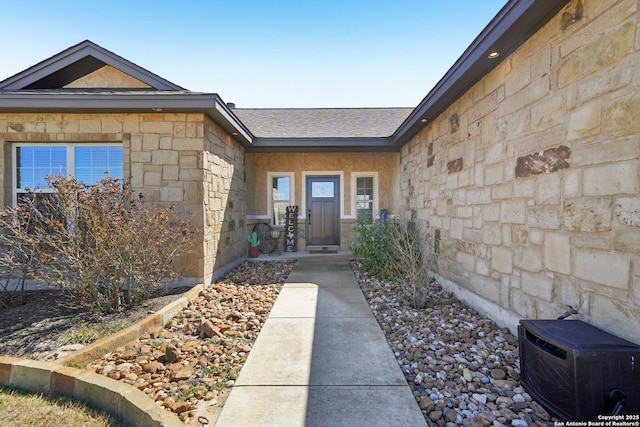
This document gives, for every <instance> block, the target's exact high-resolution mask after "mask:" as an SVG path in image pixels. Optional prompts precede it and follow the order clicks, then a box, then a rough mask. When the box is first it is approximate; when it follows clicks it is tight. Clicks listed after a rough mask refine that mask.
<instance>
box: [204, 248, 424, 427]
mask: <svg viewBox="0 0 640 427" xmlns="http://www.w3.org/2000/svg"><path fill="white" fill-rule="evenodd" d="M426 425H427V423H426V422H425V420H424V418H423V416H422V413H421V412H420V409H419V408H418V405H417V403H416V401H415V399H414V398H413V396H412V394H411V389H410V388H409V386H408V385H407V382H406V380H405V378H404V376H403V375H402V372H401V370H400V367H399V365H398V363H397V362H396V359H395V357H394V356H393V353H392V352H391V349H390V348H389V345H388V344H387V342H386V339H385V336H384V334H383V332H382V330H381V329H380V327H379V326H378V323H377V322H376V320H375V318H374V317H373V315H372V313H371V310H370V308H369V305H368V304H367V302H366V300H365V299H364V296H363V295H362V291H361V290H360V287H359V286H358V284H357V282H356V279H355V277H354V275H353V272H352V271H351V267H350V266H349V264H348V257H346V256H344V255H337V256H336V255H318V256H309V257H306V258H300V259H299V260H298V263H297V264H296V266H295V268H294V269H293V271H292V273H291V274H290V275H289V278H288V279H287V282H286V283H285V285H284V287H283V289H282V291H281V293H280V296H279V297H278V299H277V301H276V303H275V305H274V307H273V310H272V311H271V314H270V315H269V318H268V319H267V321H266V322H265V325H264V327H263V329H262V331H261V332H260V335H259V336H258V339H257V340H256V343H255V345H254V346H253V349H252V350H251V353H249V357H248V359H247V362H246V364H245V365H244V367H243V368H242V371H241V372H240V375H239V377H238V380H237V381H236V384H235V386H234V387H233V389H232V391H231V394H230V395H229V398H228V400H227V402H226V403H225V406H224V408H223V410H222V412H221V414H220V417H219V418H218V421H217V423H216V426H218V427H238V426H287V427H289V426H291V427H295V426H306V427H309V426H349V427H355V426H367V427H371V426H385V427H388V426H411V427H413V426H426Z"/></svg>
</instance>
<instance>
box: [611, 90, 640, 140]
mask: <svg viewBox="0 0 640 427" xmlns="http://www.w3.org/2000/svg"><path fill="white" fill-rule="evenodd" d="M639 115H640V96H637V95H634V96H633V97H631V98H627V99H624V100H621V101H618V102H616V103H614V104H612V105H610V106H609V107H607V108H606V109H605V112H604V116H605V119H604V123H605V130H606V132H607V133H608V134H612V135H616V136H622V135H633V134H637V133H638V132H640V120H638V116H639Z"/></svg>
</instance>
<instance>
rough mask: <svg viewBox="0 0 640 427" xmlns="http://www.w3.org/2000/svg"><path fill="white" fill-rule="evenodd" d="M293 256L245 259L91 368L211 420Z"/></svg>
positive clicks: (186, 415) (185, 415)
mask: <svg viewBox="0 0 640 427" xmlns="http://www.w3.org/2000/svg"><path fill="white" fill-rule="evenodd" d="M293 265H294V262H293V261H285V262H260V263H253V262H245V263H244V264H242V265H241V266H240V267H238V268H236V269H234V270H233V271H231V272H230V273H229V274H227V275H226V276H224V277H223V278H222V279H221V280H219V281H218V282H216V283H215V284H213V285H211V286H209V287H208V288H206V289H204V290H203V291H201V292H200V294H199V296H198V297H197V298H195V299H194V300H193V301H191V302H190V304H189V305H188V306H187V307H185V308H184V309H183V310H181V311H180V312H179V313H178V314H177V315H176V316H175V317H174V318H173V319H172V320H171V321H170V322H169V324H167V325H165V328H164V329H163V330H161V331H159V332H157V333H153V334H149V335H146V336H143V337H141V338H140V339H139V340H137V341H134V342H130V343H128V344H126V345H125V346H124V347H121V348H118V349H116V350H114V351H112V352H111V353H109V354H106V355H105V356H104V357H102V358H101V359H99V360H97V361H95V362H93V363H91V364H90V366H89V368H90V369H92V370H94V371H95V372H97V373H100V374H103V375H105V376H107V377H109V378H112V379H115V380H118V381H123V382H125V383H127V384H130V385H132V386H133V387H136V388H138V389H139V390H141V391H143V392H144V393H146V394H147V395H148V396H149V397H150V398H151V399H153V400H154V401H155V402H156V403H157V404H158V405H160V406H162V407H164V408H166V409H167V410H169V411H172V412H174V413H175V414H177V415H178V417H179V418H180V419H181V420H182V421H184V422H185V424H186V425H198V426H199V425H200V424H199V423H198V422H197V417H198V416H204V417H206V418H207V419H208V420H209V424H210V425H213V424H214V423H215V420H216V419H217V417H218V415H219V412H220V410H221V408H222V405H223V404H224V401H225V400H226V397H227V394H228V390H229V389H230V388H231V387H233V384H234V380H235V379H236V378H237V376H238V373H239V372H240V369H241V368H242V366H243V365H244V363H245V361H246V359H247V356H248V354H249V351H251V347H252V346H253V343H254V342H255V340H256V338H257V336H258V334H259V332H260V329H261V328H262V325H263V324H264V322H265V320H266V319H267V316H268V315H269V312H270V311H271V308H272V306H273V303H274V302H275V300H276V298H277V297H278V294H279V292H280V289H281V288H282V284H283V283H284V281H285V279H286V278H287V276H288V275H289V273H290V272H291V269H292V268H293Z"/></svg>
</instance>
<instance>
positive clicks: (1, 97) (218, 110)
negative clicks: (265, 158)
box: [0, 92, 253, 147]
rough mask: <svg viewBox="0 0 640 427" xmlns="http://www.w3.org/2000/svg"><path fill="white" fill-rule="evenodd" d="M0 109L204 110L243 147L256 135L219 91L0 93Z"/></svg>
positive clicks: (28, 110)
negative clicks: (182, 92)
mask: <svg viewBox="0 0 640 427" xmlns="http://www.w3.org/2000/svg"><path fill="white" fill-rule="evenodd" d="M0 112H13V113H23V112H24V113H28V112H68V113H98V112H103V113H130V112H146V113H154V112H165V113H171V112H184V113H188V112H204V113H206V114H207V115H208V116H209V117H211V119H212V120H214V121H215V122H216V123H217V124H218V125H220V126H221V127H222V128H223V129H224V130H225V131H227V132H228V133H229V134H230V135H232V137H233V138H234V139H235V140H236V141H238V142H239V143H240V144H241V145H243V146H244V147H250V146H251V144H252V141H253V135H252V134H251V132H250V131H249V130H248V129H247V127H246V126H245V125H244V124H243V123H242V122H241V121H240V120H239V119H238V118H237V117H236V116H235V115H234V114H233V112H232V111H231V110H230V109H229V107H227V105H226V104H225V103H224V101H223V100H222V99H221V98H220V96H219V95H217V94H206V93H205V94H200V93H191V94H189V93H185V94H175V93H173V94H171V93H170V92H168V93H166V94H164V93H161V92H159V93H154V94H149V95H143V94H74V93H38V92H29V93H20V92H0Z"/></svg>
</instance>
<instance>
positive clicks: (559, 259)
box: [544, 233, 571, 274]
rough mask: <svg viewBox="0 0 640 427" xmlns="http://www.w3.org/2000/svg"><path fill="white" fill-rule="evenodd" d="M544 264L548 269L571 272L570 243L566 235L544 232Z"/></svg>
mask: <svg viewBox="0 0 640 427" xmlns="http://www.w3.org/2000/svg"><path fill="white" fill-rule="evenodd" d="M544 265H545V267H546V268H547V269H548V270H551V271H555V272H558V273H562V274H571V244H570V238H569V236H568V235H564V234H559V233H545V236H544Z"/></svg>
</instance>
